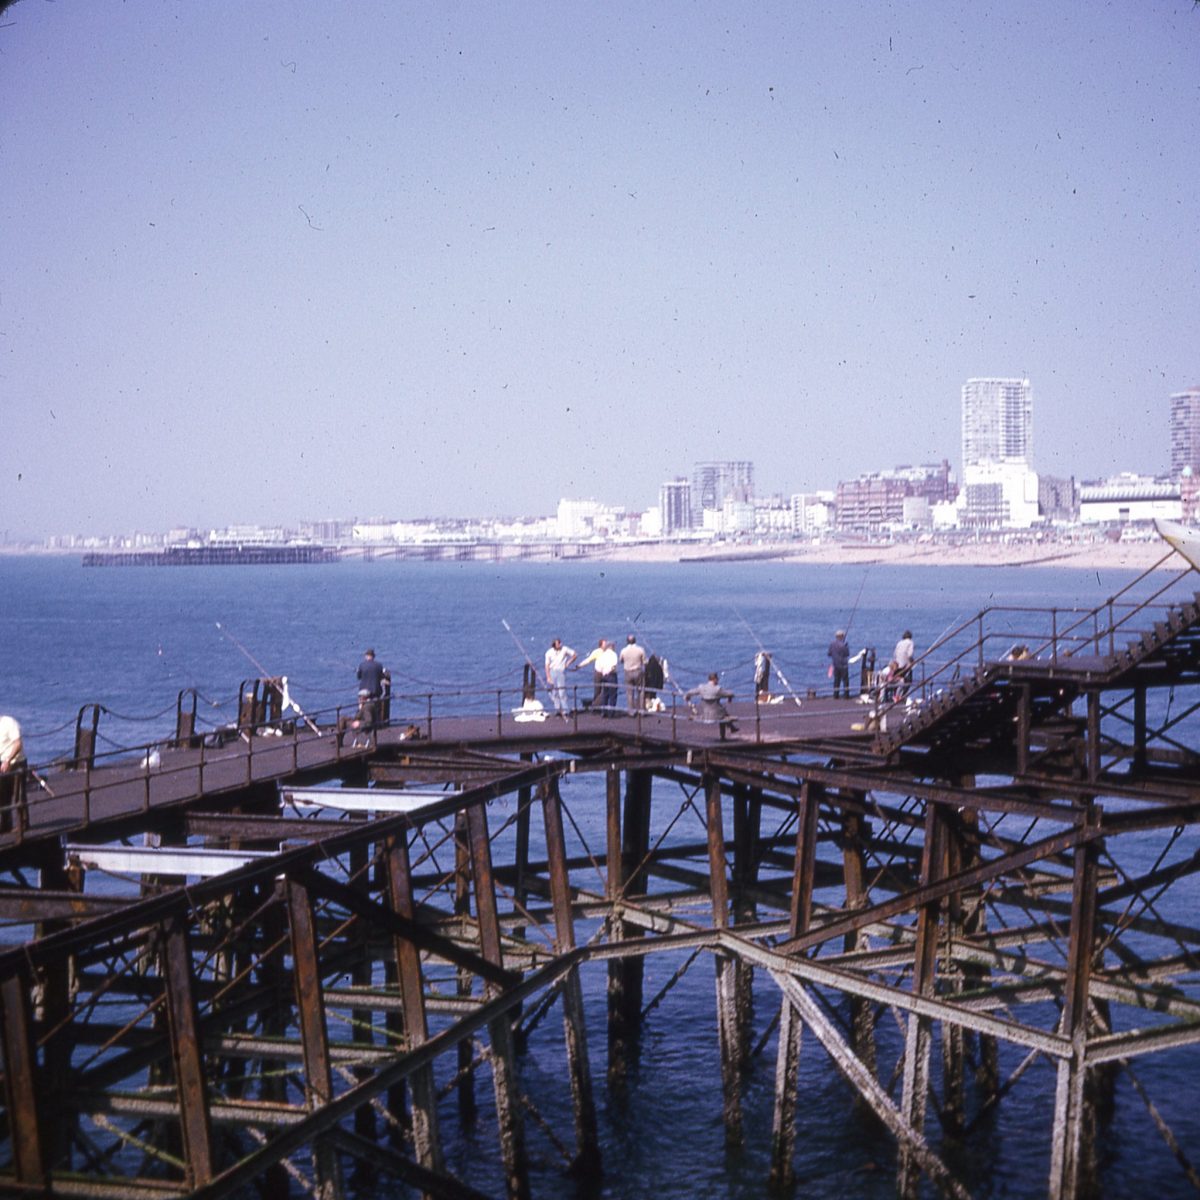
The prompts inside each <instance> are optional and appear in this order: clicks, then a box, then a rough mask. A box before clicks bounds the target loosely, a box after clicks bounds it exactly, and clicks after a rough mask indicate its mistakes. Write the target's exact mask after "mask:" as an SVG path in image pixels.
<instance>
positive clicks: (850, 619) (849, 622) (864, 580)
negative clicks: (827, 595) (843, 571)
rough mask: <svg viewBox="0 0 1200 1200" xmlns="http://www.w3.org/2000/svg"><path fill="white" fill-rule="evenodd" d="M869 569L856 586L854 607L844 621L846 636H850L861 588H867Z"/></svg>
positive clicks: (861, 591) (861, 592)
mask: <svg viewBox="0 0 1200 1200" xmlns="http://www.w3.org/2000/svg"><path fill="white" fill-rule="evenodd" d="M870 573H871V568H870V567H868V568H867V569H866V570H865V571H864V572H863V577H862V583H860V584H859V585H858V595H857V596H855V597H854V607H853V608H852V609H851V610H850V616H849V617H848V618H847V620H846V636H847V637H849V636H850V626H851V625H853V624H854V617H855V614H856V613H857V612H858V602H859V601H860V600H861V599H862V594H863V588H865V587H866V586H867V576H868V575H870Z"/></svg>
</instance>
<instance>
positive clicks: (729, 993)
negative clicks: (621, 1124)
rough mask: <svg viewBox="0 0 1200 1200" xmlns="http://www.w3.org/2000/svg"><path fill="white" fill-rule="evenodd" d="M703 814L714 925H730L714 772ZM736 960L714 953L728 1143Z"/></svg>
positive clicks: (734, 1113)
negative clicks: (706, 833)
mask: <svg viewBox="0 0 1200 1200" xmlns="http://www.w3.org/2000/svg"><path fill="white" fill-rule="evenodd" d="M704 815H705V824H706V826H707V829H708V868H709V891H710V893H711V896H712V923H713V928H714V929H728V928H729V879H728V875H727V867H726V862H725V830H724V826H723V821H722V813H721V781H720V780H719V779H718V778H717V777H716V776H715V775H708V776H705V779H704ZM735 962H736V960H735V959H733V958H732V957H730V956H729V955H727V954H717V955H715V956H714V965H715V967H716V984H717V1041H718V1043H719V1046H720V1054H721V1095H722V1098H723V1104H722V1116H723V1120H724V1125H725V1144H726V1145H727V1146H739V1145H741V1144H742V1141H743V1140H744V1132H743V1128H742V1095H741V1092H742V1087H741V1084H742V1054H741V1050H740V1046H739V1042H740V1028H739V1024H738V1011H737V977H736V972H735V969H734V964H735Z"/></svg>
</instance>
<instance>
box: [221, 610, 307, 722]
mask: <svg viewBox="0 0 1200 1200" xmlns="http://www.w3.org/2000/svg"><path fill="white" fill-rule="evenodd" d="M215 624H216V626H217V632H218V633H219V634H220V635H221V636H222V637H223V638H225V639H226V640H227V641H228V642H230V643H231V644H232V645H233V646H234V647H236V648H237V649H238V650H240V651H241V652H242V654H244V655H245V656H246V658H247V659H248V660H249V661H250V662H251V663H252V664H253V665H254V668H255V670H257V671H258V676H259V678H260V679H264V680H267V681H269V682H270V684H271V685H272V686H274V687H276V688H278V690H279V711H280V713H285V712H287V710H288V709H289V708H290V709H292V710H293V711H294V712H295V713H296V715H297V716H298V717H299V718H300V719H301V720H302V721H303V722H304V723H305V724H306V725H307V726H308V727H309V729H311V730H312V731H313V733H315V734H316V735H317V737H321V736H323V735H322V733H321V731H320V729H318V728H317V724H316V722H315V721H314V720H313V719H312V718H311V717H309V716H308V714H307V713H305V711H304V710H303V709H302V708H301V707H300V705H299V704H297V703H296V701H295V699H294V697H293V696H292V694H291V692H290V690H289V689H288V677H287V676H286V675H272V674H271V672H270V671H268V670H267V668H266V667H264V666H263V665H262V663H260V662H259V661H258V659H257V658H255V657H254V655H253V654H251V653H250V651H249V650H247V649H246V647H245V646H244V645H242V643H241V642H240V641H238V639H237V638H236V637H234V636H233V634H232V633H230V632H229V630H228V629H226V628H225V626H223V625H222V624H221V622H220V621H217V622H215Z"/></svg>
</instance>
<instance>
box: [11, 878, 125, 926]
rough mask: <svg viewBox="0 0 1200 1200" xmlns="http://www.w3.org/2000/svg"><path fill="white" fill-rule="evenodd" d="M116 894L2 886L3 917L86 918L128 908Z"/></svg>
mask: <svg viewBox="0 0 1200 1200" xmlns="http://www.w3.org/2000/svg"><path fill="white" fill-rule="evenodd" d="M129 903H130V902H129V900H128V899H121V898H120V897H117V896H83V895H80V893H79V892H60V891H55V890H53V889H48V890H47V891H41V890H35V889H32V888H16V887H5V888H0V920H3V921H16V922H19V923H20V924H26V923H30V924H32V923H33V922H36V921H86V920H90V919H91V918H92V917H96V916H101V915H103V914H104V913H111V912H115V911H118V910H121V909H125V908H128V907H129Z"/></svg>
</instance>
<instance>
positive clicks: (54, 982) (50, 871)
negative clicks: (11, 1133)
mask: <svg viewBox="0 0 1200 1200" xmlns="http://www.w3.org/2000/svg"><path fill="white" fill-rule="evenodd" d="M39 854H40V857H41V863H40V866H39V868H38V878H39V881H40V884H41V888H42V890H43V891H47V892H82V891H83V879H84V869H83V867H81V866H79V865H78V864H76V865H74V866H71V867H68V866H67V865H66V864H65V863H64V861H63V852H62V846H61V845H60V844H59V842H58V841H57V840H52V841H49V842H47V843H46V844H45V847H44V849H42V850H41V851H39ZM69 927H70V922H69V921H40V922H38V924H37V925H36V926H35V927H34V936H35V938H43V937H48V936H49V935H50V934H52V933H55V932H57V931H58V930H60V929H67V928H69ZM75 970H76V967H75V956H74V955H70V956H68V957H65V958H64V957H62V956H59V955H55V956H54V958H53V959H51V960H50V961H48V962H46V963H45V964H44V965H43V966H42V969H41V972H40V974H41V980H42V982H41V984H40V985H35V987H34V991H33V1000H34V1020H35V1021H37V1022H38V1023H39V1024H40V1025H41V1027H42V1028H43V1029H45V1030H47V1031H53V1032H48V1033H47V1034H46V1035H45V1037H46V1040H45V1041H44V1042H43V1046H42V1067H43V1075H42V1078H43V1079H44V1080H45V1081H46V1101H47V1103H48V1105H49V1106H50V1108H51V1111H57V1113H58V1116H57V1118H56V1120H55V1121H54V1122H53V1123H52V1126H51V1128H50V1129H49V1130H47V1137H48V1139H49V1143H50V1144H49V1147H48V1156H49V1157H48V1161H49V1163H50V1165H51V1168H52V1169H54V1170H62V1169H65V1170H70V1168H71V1155H72V1150H73V1143H74V1139H75V1132H76V1130H77V1129H78V1128H79V1117H78V1115H77V1114H75V1113H74V1112H71V1111H70V1110H69V1109H68V1108H67V1106H66V1105H61V1104H58V1103H57V1100H56V1097H57V1095H59V1094H62V1093H65V1092H67V1091H68V1090H69V1089H70V1088H71V1086H72V1082H71V1079H72V1077H71V1054H72V1051H73V1050H74V1048H75V1047H74V1044H73V1041H72V1036H71V992H72V986H73V982H74V976H75Z"/></svg>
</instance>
